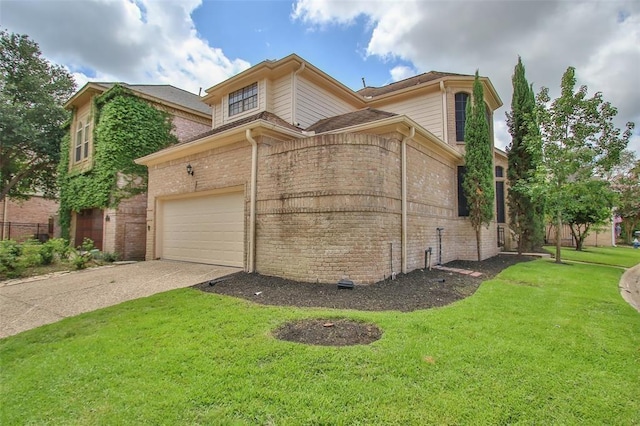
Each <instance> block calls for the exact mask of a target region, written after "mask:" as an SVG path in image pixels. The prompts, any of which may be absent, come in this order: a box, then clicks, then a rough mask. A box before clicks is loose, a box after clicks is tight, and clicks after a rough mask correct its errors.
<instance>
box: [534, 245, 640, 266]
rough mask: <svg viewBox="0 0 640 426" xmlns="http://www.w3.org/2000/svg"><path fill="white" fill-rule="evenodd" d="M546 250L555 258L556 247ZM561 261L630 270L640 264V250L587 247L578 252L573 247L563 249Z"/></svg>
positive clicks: (546, 247)
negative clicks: (620, 267)
mask: <svg viewBox="0 0 640 426" xmlns="http://www.w3.org/2000/svg"><path fill="white" fill-rule="evenodd" d="M545 250H547V251H548V252H549V253H551V254H552V255H554V256H555V254H556V248H555V246H545ZM560 256H561V259H562V260H563V261H564V260H573V261H578V262H587V263H599V264H603V265H612V266H622V267H625V268H630V267H632V266H633V265H637V264H638V263H640V249H633V248H631V247H627V246H623V247H585V248H584V249H583V250H582V251H577V250H576V249H574V248H571V247H562V248H561V252H560Z"/></svg>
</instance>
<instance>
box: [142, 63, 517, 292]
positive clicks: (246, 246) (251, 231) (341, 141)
mask: <svg viewBox="0 0 640 426" xmlns="http://www.w3.org/2000/svg"><path fill="white" fill-rule="evenodd" d="M473 81H474V76H471V75H460V74H451V73H440V72H429V73H426V74H422V75H419V76H416V77H412V78H409V79H406V80H403V81H399V82H396V83H393V84H390V85H387V86H384V87H379V88H375V87H366V88H363V89H361V90H359V91H357V92H354V91H353V90H351V89H349V88H348V87H346V86H344V85H343V84H341V83H340V82H338V81H337V80H335V79H334V78H332V77H331V76H329V75H327V74H325V73H324V72H323V71H321V70H319V69H318V68H316V67H315V66H313V65H312V64H310V63H309V62H307V61H305V60H304V59H302V58H300V57H299V56H297V55H290V56H287V57H286V58H283V59H281V60H277V61H265V62H262V63H260V64H258V65H256V66H254V67H252V68H250V69H248V70H246V71H244V72H242V73H240V74H238V75H236V76H234V77H232V78H230V79H228V80H226V81H224V82H222V83H220V84H217V85H215V86H213V87H212V88H210V89H209V90H207V95H206V96H205V97H204V101H205V102H206V103H207V104H209V105H211V107H212V120H213V128H212V129H211V130H210V131H208V132H206V133H204V134H202V135H199V136H197V137H194V138H193V139H191V140H188V141H186V142H184V143H181V144H178V145H175V146H172V147H169V148H166V149H163V150H161V151H158V152H156V153H154V154H150V155H148V156H145V157H143V158H141V159H138V160H136V161H137V162H138V163H139V164H144V165H147V166H148V169H149V186H148V207H147V230H148V232H147V251H146V258H147V259H156V258H163V259H174V260H182V261H192V262H202V263H211V264H221V265H232V266H238V267H242V268H244V270H246V271H249V272H254V271H255V272H258V273H261V274H265V275H275V276H281V277H286V278H290V279H296V280H302V281H309V282H336V281H338V280H340V279H343V278H346V279H351V280H353V281H355V282H356V283H358V284H361V283H374V282H377V281H380V280H382V279H385V278H388V277H389V276H391V275H393V274H396V273H401V272H410V271H412V270H414V269H416V268H423V267H424V266H425V250H427V249H429V248H431V249H432V252H433V263H434V264H435V263H437V262H441V263H446V262H449V261H452V260H455V259H469V260H475V259H477V254H476V242H475V234H474V231H473V229H472V228H471V225H470V223H469V221H468V219H467V218H466V217H465V215H466V214H467V211H466V206H465V203H464V197H461V194H460V191H461V188H460V184H459V175H460V174H461V173H462V172H463V170H464V169H463V167H464V164H463V151H464V120H465V115H464V114H465V108H466V103H467V102H468V101H469V100H470V97H471V92H472V86H473ZM481 81H482V84H483V86H484V93H485V104H486V112H487V117H488V119H489V122H490V123H492V113H493V111H494V110H496V109H497V108H499V107H500V106H501V105H502V102H501V100H500V98H499V97H498V94H497V93H496V91H495V89H494V87H493V85H492V84H491V82H490V81H489V80H488V79H487V78H485V77H483V78H481ZM490 128H491V132H492V136H491V140H492V143H493V126H492V125H490ZM506 165H507V161H506V155H505V154H504V152H502V151H499V150H496V151H495V164H494V165H493V166H495V167H496V170H497V171H498V173H497V177H496V185H498V186H501V187H502V193H501V194H502V195H501V197H502V199H501V203H500V205H499V206H498V208H497V213H498V220H499V222H500V227H502V229H503V231H505V230H504V228H505V227H506V223H507V222H508V220H507V217H506V211H505V207H504V199H505V198H506V195H505V194H504V185H505V183H504V181H505V177H506ZM499 193H500V192H499ZM498 232H499V227H498V223H496V221H495V220H494V221H493V222H492V223H491V225H490V226H489V228H488V229H485V228H483V230H482V238H481V257H482V258H483V259H484V258H488V257H490V256H494V255H496V254H498V252H499V251H500V249H501V248H500V247H499V246H498V243H499V239H498ZM504 234H505V235H507V236H508V235H509V232H508V230H506V231H505V232H504Z"/></svg>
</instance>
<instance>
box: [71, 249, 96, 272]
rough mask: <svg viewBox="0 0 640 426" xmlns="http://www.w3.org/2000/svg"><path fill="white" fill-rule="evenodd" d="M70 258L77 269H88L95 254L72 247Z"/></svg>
mask: <svg viewBox="0 0 640 426" xmlns="http://www.w3.org/2000/svg"><path fill="white" fill-rule="evenodd" d="M69 260H70V261H71V264H72V265H73V266H74V267H75V268H76V269H86V267H87V266H88V264H89V262H91V261H92V260H93V255H92V254H91V252H90V251H80V250H77V249H72V250H71V252H70V255H69Z"/></svg>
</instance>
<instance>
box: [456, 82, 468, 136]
mask: <svg viewBox="0 0 640 426" xmlns="http://www.w3.org/2000/svg"><path fill="white" fill-rule="evenodd" d="M468 100H469V94H468V93H465V92H459V93H456V141H458V142H463V141H464V124H465V121H466V118H467V101H468Z"/></svg>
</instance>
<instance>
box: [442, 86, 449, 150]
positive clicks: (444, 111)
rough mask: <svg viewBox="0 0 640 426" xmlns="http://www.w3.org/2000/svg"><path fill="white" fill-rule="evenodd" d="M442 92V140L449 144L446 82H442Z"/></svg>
mask: <svg viewBox="0 0 640 426" xmlns="http://www.w3.org/2000/svg"><path fill="white" fill-rule="evenodd" d="M440 91H441V92H442V140H443V141H445V142H446V143H449V132H448V129H447V128H448V127H449V126H448V122H449V120H447V90H446V89H445V88H444V81H441V82H440Z"/></svg>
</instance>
